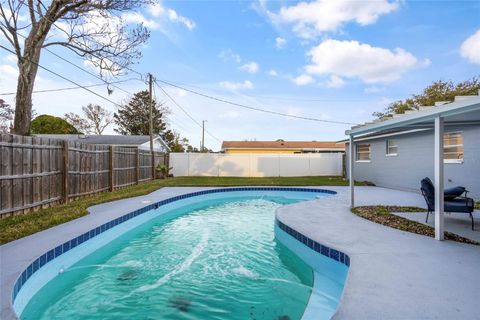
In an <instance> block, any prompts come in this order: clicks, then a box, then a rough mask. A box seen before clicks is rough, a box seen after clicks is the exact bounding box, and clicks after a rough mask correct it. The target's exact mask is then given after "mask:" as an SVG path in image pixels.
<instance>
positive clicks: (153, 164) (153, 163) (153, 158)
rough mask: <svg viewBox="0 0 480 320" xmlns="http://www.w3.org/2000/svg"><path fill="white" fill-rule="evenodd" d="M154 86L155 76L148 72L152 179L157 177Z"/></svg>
mask: <svg viewBox="0 0 480 320" xmlns="http://www.w3.org/2000/svg"><path fill="white" fill-rule="evenodd" d="M152 86H153V76H152V74H151V73H149V74H148V100H149V103H148V108H149V118H150V119H149V120H150V121H149V126H148V131H149V134H150V155H151V157H152V179H155V154H154V153H153V100H152Z"/></svg>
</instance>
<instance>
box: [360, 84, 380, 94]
mask: <svg viewBox="0 0 480 320" xmlns="http://www.w3.org/2000/svg"><path fill="white" fill-rule="evenodd" d="M363 91H364V92H365V93H366V94H373V93H379V92H382V91H385V88H383V87H377V86H370V87H367V88H365V90H363Z"/></svg>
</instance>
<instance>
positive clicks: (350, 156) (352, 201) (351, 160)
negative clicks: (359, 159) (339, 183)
mask: <svg viewBox="0 0 480 320" xmlns="http://www.w3.org/2000/svg"><path fill="white" fill-rule="evenodd" d="M354 144H355V143H354V142H353V135H350V144H349V146H348V147H349V152H348V180H349V184H350V208H353V207H355V179H354V172H353V164H354V159H355V157H354V156H355V145H354Z"/></svg>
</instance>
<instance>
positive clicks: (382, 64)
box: [305, 40, 430, 83]
mask: <svg viewBox="0 0 480 320" xmlns="http://www.w3.org/2000/svg"><path fill="white" fill-rule="evenodd" d="M308 55H309V56H310V57H311V59H312V63H311V64H310V65H308V66H306V68H305V69H306V71H307V73H308V74H311V75H329V76H331V75H336V76H339V77H343V78H359V79H361V80H362V81H364V82H366V83H379V82H390V81H394V80H398V79H399V78H400V77H401V76H402V74H403V73H405V72H407V71H408V70H410V69H413V68H414V67H420V66H426V65H428V64H429V63H430V61H429V60H424V61H419V60H418V59H417V58H416V57H415V56H414V55H413V54H411V53H410V52H407V51H405V50H404V49H401V48H396V49H394V50H393V51H392V50H389V49H385V48H379V47H372V46H371V45H369V44H362V43H359V42H358V41H353V40H352V41H339V40H325V41H324V42H322V43H320V44H319V45H318V46H316V47H314V48H313V49H311V50H310V51H309V53H308Z"/></svg>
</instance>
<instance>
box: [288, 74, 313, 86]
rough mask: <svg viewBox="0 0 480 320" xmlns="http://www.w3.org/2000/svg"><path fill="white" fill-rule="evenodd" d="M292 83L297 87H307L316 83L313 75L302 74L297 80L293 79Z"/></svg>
mask: <svg viewBox="0 0 480 320" xmlns="http://www.w3.org/2000/svg"><path fill="white" fill-rule="evenodd" d="M292 81H293V83H295V84H296V85H297V86H305V85H307V84H310V83H314V82H315V79H313V77H312V76H311V75H308V74H302V75H299V76H298V77H296V78H293V79H292Z"/></svg>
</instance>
